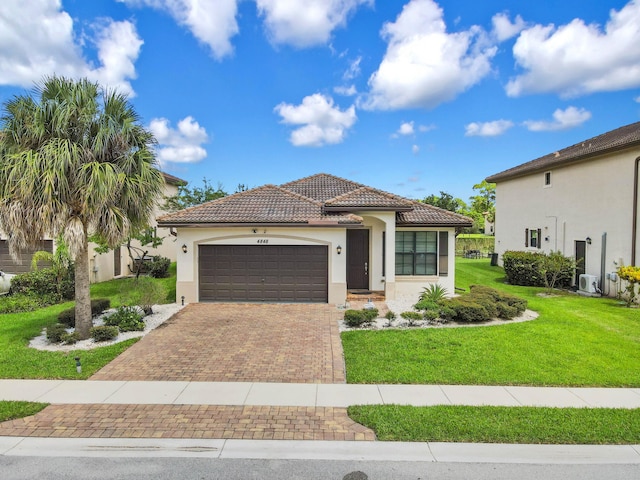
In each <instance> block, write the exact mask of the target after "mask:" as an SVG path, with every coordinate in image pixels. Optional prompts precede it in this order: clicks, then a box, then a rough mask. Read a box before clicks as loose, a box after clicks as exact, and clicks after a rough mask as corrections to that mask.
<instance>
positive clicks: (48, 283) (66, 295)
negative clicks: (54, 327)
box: [11, 268, 75, 303]
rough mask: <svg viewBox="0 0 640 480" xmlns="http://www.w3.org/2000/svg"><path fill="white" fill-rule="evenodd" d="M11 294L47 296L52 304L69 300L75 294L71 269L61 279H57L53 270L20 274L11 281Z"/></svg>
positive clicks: (47, 269)
mask: <svg viewBox="0 0 640 480" xmlns="http://www.w3.org/2000/svg"><path fill="white" fill-rule="evenodd" d="M11 292H12V293H23V294H27V295H38V296H43V297H47V296H48V297H50V298H52V299H53V301H54V303H56V302H59V301H61V300H71V299H73V297H74V293H75V285H74V273H73V269H69V270H68V273H67V275H66V276H65V277H64V278H62V279H59V278H58V276H57V273H56V271H55V270H54V269H53V268H43V269H41V270H35V271H32V272H26V273H20V274H18V275H16V276H15V277H13V278H12V279H11Z"/></svg>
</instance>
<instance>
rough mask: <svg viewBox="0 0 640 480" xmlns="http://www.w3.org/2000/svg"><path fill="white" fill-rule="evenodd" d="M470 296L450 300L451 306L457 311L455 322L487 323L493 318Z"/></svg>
mask: <svg viewBox="0 0 640 480" xmlns="http://www.w3.org/2000/svg"><path fill="white" fill-rule="evenodd" d="M469 296H470V295H465V296H462V297H456V298H452V299H451V300H449V306H450V307H451V308H452V309H453V310H455V312H456V313H455V317H454V320H456V321H458V322H467V323H468V322H485V321H487V320H489V319H491V317H490V316H489V314H488V313H487V310H486V309H485V308H484V307H483V306H482V305H480V304H479V303H477V302H474V301H473V299H470V298H468V297H469Z"/></svg>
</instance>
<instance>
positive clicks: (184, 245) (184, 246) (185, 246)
mask: <svg viewBox="0 0 640 480" xmlns="http://www.w3.org/2000/svg"><path fill="white" fill-rule="evenodd" d="M182 252H183V253H187V244H186V243H183V244H182Z"/></svg>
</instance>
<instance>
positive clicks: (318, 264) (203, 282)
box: [199, 245, 328, 303]
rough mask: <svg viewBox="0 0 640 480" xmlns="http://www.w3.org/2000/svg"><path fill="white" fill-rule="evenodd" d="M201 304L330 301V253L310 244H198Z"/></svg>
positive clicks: (322, 247) (324, 247) (323, 248)
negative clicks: (214, 302) (220, 302)
mask: <svg viewBox="0 0 640 480" xmlns="http://www.w3.org/2000/svg"><path fill="white" fill-rule="evenodd" d="M199 282H200V301H238V302H241V301H250V302H263V301H267V302H320V303H326V302H327V300H328V249H327V247H326V246H308V245H279V246H273V245H233V246H232V245H201V246H200V247H199Z"/></svg>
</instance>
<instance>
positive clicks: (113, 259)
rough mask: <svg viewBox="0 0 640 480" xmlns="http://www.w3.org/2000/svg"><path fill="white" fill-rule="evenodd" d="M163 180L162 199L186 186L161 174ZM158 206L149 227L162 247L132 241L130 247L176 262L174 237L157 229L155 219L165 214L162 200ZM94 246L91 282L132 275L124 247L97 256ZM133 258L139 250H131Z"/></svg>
mask: <svg viewBox="0 0 640 480" xmlns="http://www.w3.org/2000/svg"><path fill="white" fill-rule="evenodd" d="M162 175H163V177H164V180H165V186H164V190H163V193H162V195H163V197H172V196H174V195H176V194H177V193H178V187H179V186H181V185H186V184H187V182H186V181H185V180H182V179H180V178H178V177H174V176H173V175H169V174H168V173H164V172H162ZM160 202H161V203H160V204H159V205H157V206H156V208H155V211H154V214H153V217H152V218H153V219H152V221H151V223H150V226H151V227H153V228H155V229H156V236H158V237H160V238H164V240H163V242H162V245H159V246H158V247H156V248H151V247H150V246H148V247H141V246H140V243H139V242H138V241H137V240H132V242H131V245H132V246H133V247H139V248H143V251H148V253H147V256H154V255H161V256H163V257H167V258H168V259H170V260H171V261H172V262H175V261H176V255H177V253H176V252H177V249H176V246H175V243H176V237H175V235H171V233H170V230H169V229H168V228H162V227H158V226H157V223H156V221H155V218H156V217H158V216H160V215H162V214H164V213H166V212H165V211H164V210H162V203H163V202H164V200H163V199H161V200H160ZM94 249H95V245H93V244H89V268H90V270H91V272H90V278H91V282H92V283H95V282H104V281H106V280H111V279H112V278H114V277H119V276H121V275H125V276H126V275H131V274H132V273H133V271H134V270H133V268H134V266H133V265H132V262H131V259H130V258H129V253H128V252H127V247H126V245H123V246H121V247H119V248H116V249H115V250H112V251H109V252H107V253H103V254H98V253H95V250H94ZM133 253H134V258H137V257H138V256H139V255H140V254H141V253H142V252H141V251H140V250H139V249H137V248H136V249H135V250H133Z"/></svg>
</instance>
